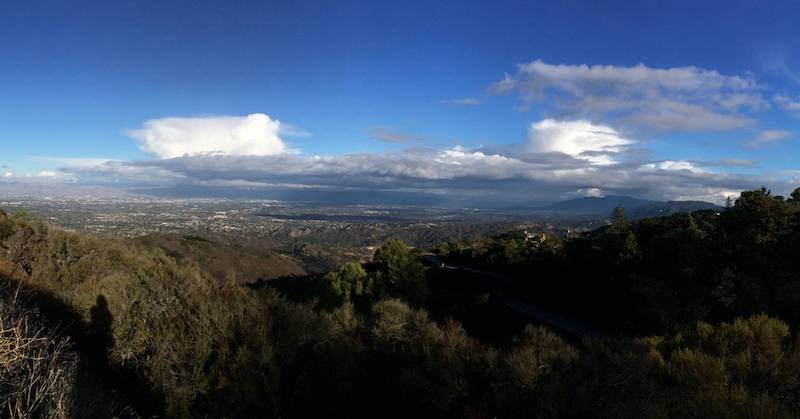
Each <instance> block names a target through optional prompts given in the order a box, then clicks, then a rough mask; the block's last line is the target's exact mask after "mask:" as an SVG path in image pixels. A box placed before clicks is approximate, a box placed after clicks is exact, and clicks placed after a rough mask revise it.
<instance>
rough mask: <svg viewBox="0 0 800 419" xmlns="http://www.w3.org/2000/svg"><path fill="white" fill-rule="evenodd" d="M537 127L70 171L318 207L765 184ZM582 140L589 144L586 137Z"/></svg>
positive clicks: (713, 192)
mask: <svg viewBox="0 0 800 419" xmlns="http://www.w3.org/2000/svg"><path fill="white" fill-rule="evenodd" d="M538 124H540V125H537V124H534V125H533V126H532V127H538V128H539V130H538V131H536V129H535V128H532V129H533V130H534V131H535V132H534V133H533V134H532V138H531V139H530V141H528V142H527V143H524V144H518V145H517V146H516V147H512V148H509V149H508V150H507V151H506V152H500V151H498V152H491V151H488V150H478V149H465V148H461V147H454V148H448V149H441V150H434V149H427V150H420V151H418V152H416V153H404V152H398V153H362V154H345V155H337V156H308V155H302V154H286V153H284V154H276V155H268V156H254V155H249V156H247V155H230V154H229V155H209V154H199V155H187V156H181V157H177V158H171V159H152V160H146V161H128V162H121V161H108V162H103V163H98V164H97V165H94V166H91V167H88V166H81V167H65V168H64V169H63V170H64V171H66V172H68V173H70V174H71V175H73V176H77V177H80V178H83V179H97V180H102V181H104V182H115V183H123V182H126V183H128V184H131V185H136V186H137V187H139V188H148V187H150V188H159V187H165V186H169V187H173V188H175V189H176V190H179V189H180V188H198V187H205V188H223V189H225V190H227V191H233V190H248V191H251V192H253V193H256V194H257V193H258V191H265V192H266V191H275V190H284V191H285V190H291V191H299V192H301V193H302V196H303V197H304V199H311V200H313V199H314V198H315V196H316V197H319V196H325V197H326V199H331V197H337V196H343V195H345V194H347V196H354V195H355V196H363V197H365V199H366V198H368V197H369V196H372V195H375V194H386V193H394V194H404V195H416V196H427V197H430V196H438V197H440V198H441V199H440V201H437V202H447V203H451V204H458V205H467V204H469V205H484V206H504V205H520V204H528V205H532V204H537V203H542V202H549V201H555V200H560V199H567V198H573V197H576V196H587V195H589V196H599V195H604V194H605V195H609V194H627V195H635V196H643V197H649V198H656V199H702V200H709V201H714V202H722V201H723V200H724V198H725V197H726V196H727V195H728V194H730V193H733V192H735V191H740V190H743V189H748V188H754V187H758V186H760V185H761V183H762V182H763V179H760V180H758V181H756V180H755V179H753V178H751V177H748V176H740V175H731V174H726V173H716V172H712V171H709V170H707V169H702V168H701V167H700V166H701V165H700V164H697V163H695V162H687V161H672V160H661V161H650V160H641V159H635V158H630V157H627V158H623V157H624V156H625V155H624V153H621V151H622V150H623V149H624V147H626V146H627V145H628V144H631V142H632V140H628V139H626V138H624V137H621V136H619V133H617V132H616V131H614V130H611V129H607V128H608V127H602V126H597V125H593V124H589V123H587V122H586V121H571V122H570V121H561V122H557V121H542V122H540V123H538ZM570 129H573V130H574V131H570ZM547 130H553V135H554V137H553V139H549V137H544V135H545V134H546V131H547ZM580 132H583V133H584V134H585V135H586V136H587V137H580V135H578V134H577V133H580ZM539 135H541V136H542V137H541V138H537V136H539ZM592 138H594V139H596V141H592V140H591V139H592ZM618 152H620V153H618ZM593 153H594V154H593ZM598 159H600V160H598ZM295 196H298V195H295ZM382 196H383V195H382Z"/></svg>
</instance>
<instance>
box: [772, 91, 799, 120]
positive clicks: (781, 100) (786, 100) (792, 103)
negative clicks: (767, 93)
mask: <svg viewBox="0 0 800 419" xmlns="http://www.w3.org/2000/svg"><path fill="white" fill-rule="evenodd" d="M772 101H773V102H775V103H777V104H778V106H780V107H782V108H783V109H786V110H787V111H789V112H793V113H795V114H797V115H800V97H798V98H796V99H792V98H790V97H789V96H785V95H775V96H773V97H772Z"/></svg>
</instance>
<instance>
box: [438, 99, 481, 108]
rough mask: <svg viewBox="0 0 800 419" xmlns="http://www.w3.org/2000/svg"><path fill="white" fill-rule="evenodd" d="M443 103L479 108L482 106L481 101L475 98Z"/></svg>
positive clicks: (451, 100) (444, 101)
mask: <svg viewBox="0 0 800 419" xmlns="http://www.w3.org/2000/svg"><path fill="white" fill-rule="evenodd" d="M442 103H444V104H445V105H459V106H478V105H480V104H481V100H480V99H478V98H474V97H465V98H461V99H450V100H443V101H442Z"/></svg>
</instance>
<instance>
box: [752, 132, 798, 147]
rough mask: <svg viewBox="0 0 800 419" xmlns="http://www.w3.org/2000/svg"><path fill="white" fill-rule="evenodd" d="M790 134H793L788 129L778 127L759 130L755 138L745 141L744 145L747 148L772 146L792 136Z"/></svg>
mask: <svg viewBox="0 0 800 419" xmlns="http://www.w3.org/2000/svg"><path fill="white" fill-rule="evenodd" d="M792 135H793V134H792V133H791V132H789V131H784V130H779V129H774V130H767V131H761V132H760V133H759V134H758V135H757V136H756V137H755V138H753V139H752V140H750V141H748V142H746V143H745V144H744V145H745V147H748V148H760V147H765V146H772V145H776V144H778V143H780V142H782V141H785V140H788V139H789V138H792Z"/></svg>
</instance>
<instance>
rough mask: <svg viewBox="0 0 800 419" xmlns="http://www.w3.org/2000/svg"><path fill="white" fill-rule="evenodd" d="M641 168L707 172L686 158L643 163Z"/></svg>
mask: <svg viewBox="0 0 800 419" xmlns="http://www.w3.org/2000/svg"><path fill="white" fill-rule="evenodd" d="M640 168H641V169H645V170H656V169H658V170H686V171H688V172H692V173H705V171H704V170H702V169H700V168H699V167H697V165H695V164H694V163H692V162H688V161H686V160H662V161H658V162H652V163H645V164H643V165H641V166H640Z"/></svg>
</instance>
